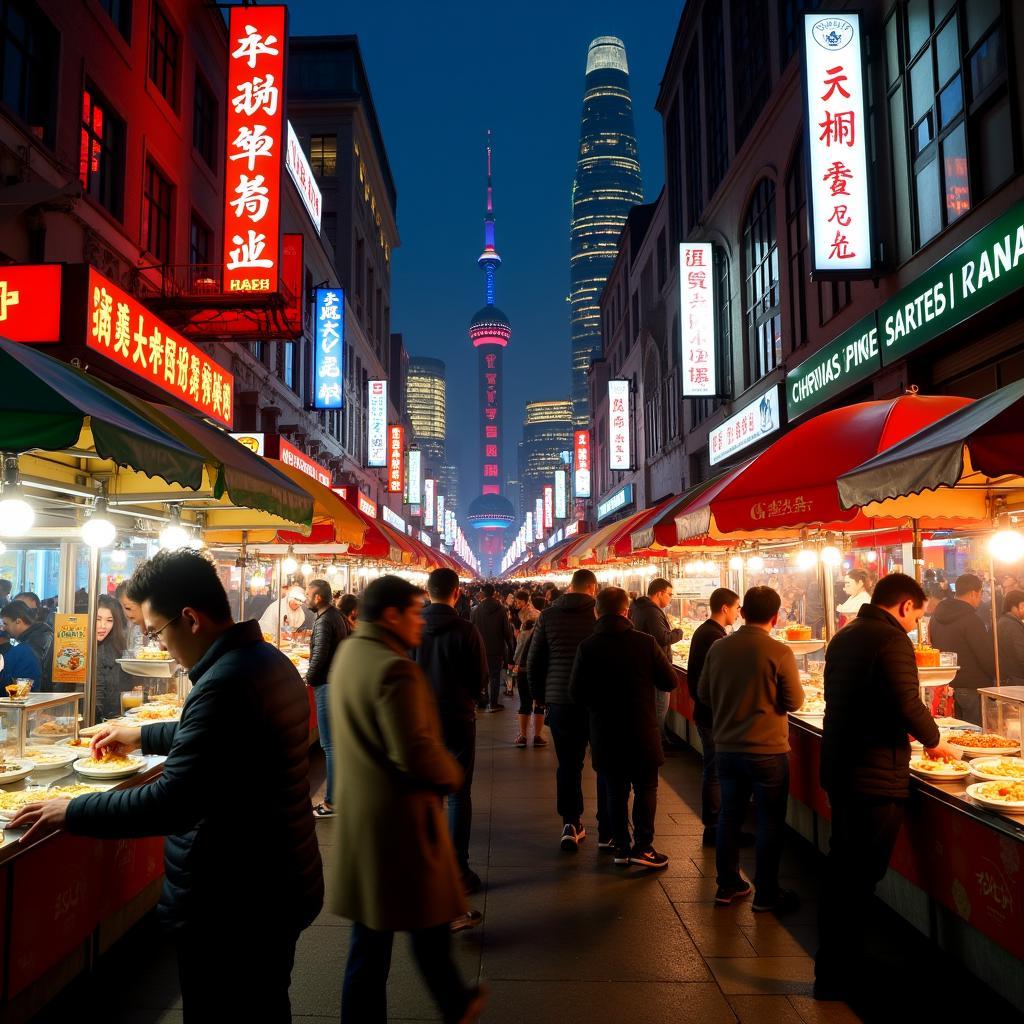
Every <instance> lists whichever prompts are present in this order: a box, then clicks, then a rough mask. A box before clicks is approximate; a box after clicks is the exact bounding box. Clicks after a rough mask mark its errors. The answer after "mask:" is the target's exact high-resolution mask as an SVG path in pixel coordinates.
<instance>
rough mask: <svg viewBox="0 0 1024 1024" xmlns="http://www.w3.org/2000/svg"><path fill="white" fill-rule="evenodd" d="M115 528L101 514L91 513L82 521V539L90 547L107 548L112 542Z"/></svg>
mask: <svg viewBox="0 0 1024 1024" xmlns="http://www.w3.org/2000/svg"><path fill="white" fill-rule="evenodd" d="M116 536H117V528H116V527H115V526H114V524H113V523H112V522H111V521H110V520H109V519H107V518H106V517H105V516H103V515H102V514H93V515H91V516H89V518H88V519H86V521H85V522H84V523H82V540H84V541H85V543H86V544H88V545H89V547H91V548H107V547H110V545H111V544H113V543H114V538H115V537H116Z"/></svg>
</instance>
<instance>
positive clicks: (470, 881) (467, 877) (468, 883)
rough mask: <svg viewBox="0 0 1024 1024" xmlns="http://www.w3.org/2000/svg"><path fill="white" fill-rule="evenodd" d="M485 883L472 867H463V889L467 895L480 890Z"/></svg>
mask: <svg viewBox="0 0 1024 1024" xmlns="http://www.w3.org/2000/svg"><path fill="white" fill-rule="evenodd" d="M483 884H484V883H483V882H481V881H480V876H479V875H478V874H477V873H476V872H475V871H474V870H473V869H472V868H463V869H462V891H463V892H464V893H465V894H466V895H467V896H472V895H473V893H475V892H479V891H480V889H481V888H482V887H483Z"/></svg>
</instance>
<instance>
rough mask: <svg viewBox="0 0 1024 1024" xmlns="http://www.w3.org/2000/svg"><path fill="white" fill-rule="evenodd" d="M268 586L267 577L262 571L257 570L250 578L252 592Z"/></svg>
mask: <svg viewBox="0 0 1024 1024" xmlns="http://www.w3.org/2000/svg"><path fill="white" fill-rule="evenodd" d="M266 585H267V577H266V576H264V575H263V570H262V569H257V570H256V571H255V572H254V573H253V574H252V575H251V576H250V577H249V589H250V590H261V589H262V588H263V587H265V586H266Z"/></svg>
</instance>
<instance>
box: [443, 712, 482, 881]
mask: <svg viewBox="0 0 1024 1024" xmlns="http://www.w3.org/2000/svg"><path fill="white" fill-rule="evenodd" d="M443 726H444V745H445V746H446V747H447V748H448V753H449V754H451V755H452V757H454V758H455V760H456V761H458V762H459V767H460V768H461V769H462V785H461V786H460V787H459V789H458V790H456V791H455V792H454V793H449V795H448V830H449V832H451V837H452V846H454V847H455V856H456V857H457V858H458V861H459V868H460V869H461V870H462V871H465V870H466V869H467V868H468V867H469V834H470V830H471V828H472V825H473V793H472V789H473V768H474V766H475V765H476V722H458V721H445V722H444V723H443Z"/></svg>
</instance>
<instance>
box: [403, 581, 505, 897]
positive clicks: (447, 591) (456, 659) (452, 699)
mask: <svg viewBox="0 0 1024 1024" xmlns="http://www.w3.org/2000/svg"><path fill="white" fill-rule="evenodd" d="M427 593H428V594H429V595H430V604H429V605H427V607H426V608H425V609H424V611H423V622H424V627H423V639H422V640H421V641H420V645H419V647H417V648H416V650H415V651H414V652H413V658H414V660H415V661H416V663H417V664H418V665H419V666H420V668H421V669H423V674H424V675H425V676H426V677H427V679H428V680H429V681H430V685H431V686H433V688H434V693H435V694H436V695H437V707H438V711H439V712H440V714H441V730H442V732H443V733H444V744H445V746H446V747H447V748H448V752H449V753H450V754H451V755H452V757H454V758H455V760H456V761H458V762H459V766H460V767H461V768H462V771H463V779H462V786H461V787H460V788H459V789H458V790H457V791H456V792H454V793H449V795H448V828H449V831H450V832H451V836H452V845H453V846H454V847H455V855H456V857H457V858H458V861H459V870H460V871H461V872H462V885H463V888H464V889H465V891H466V893H467V895H468V894H469V893H474V892H477V891H478V890H479V889H480V876H479V875H478V874H477V873H476V872H475V871H473V870H472V868H470V866H469V835H470V830H471V828H472V825H473V797H472V787H473V767H474V765H475V763H476V700H477V696H478V695H479V693H480V690H481V689H482V688H483V687H484V686H486V685H487V677H488V665H487V656H486V654H485V653H484V642H483V639H482V638H481V636H480V631H479V630H478V629H477V628H476V626H474V625H473V624H472V623H471V622H467V621H466V620H465V619H463V618H462V617H461V616H460V615H459V614H458V612H457V611H456V607H457V605H458V603H459V597H460V589H459V577H458V574H457V573H456V572H455V571H454V570H452V569H435V570H434V571H433V572H432V573H431V574H430V575H429V576H428V577H427Z"/></svg>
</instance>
